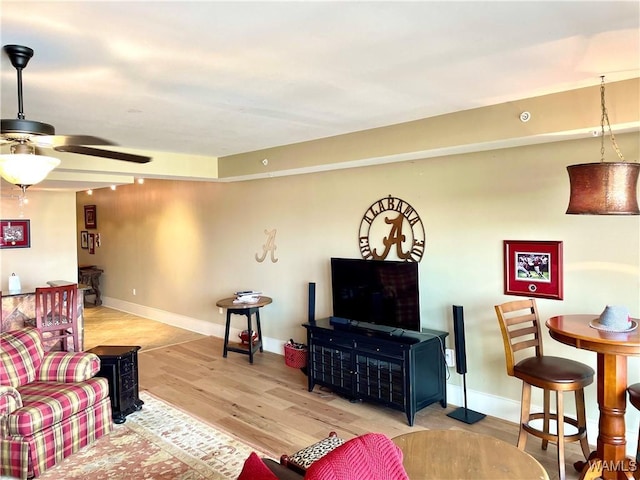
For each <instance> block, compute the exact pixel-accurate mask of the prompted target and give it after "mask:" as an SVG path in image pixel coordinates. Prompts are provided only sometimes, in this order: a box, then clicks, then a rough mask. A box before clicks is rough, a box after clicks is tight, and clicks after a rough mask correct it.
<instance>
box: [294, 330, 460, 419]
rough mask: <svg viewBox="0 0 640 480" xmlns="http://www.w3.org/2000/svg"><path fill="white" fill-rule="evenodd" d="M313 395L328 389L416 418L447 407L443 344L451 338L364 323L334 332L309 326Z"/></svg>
mask: <svg viewBox="0 0 640 480" xmlns="http://www.w3.org/2000/svg"><path fill="white" fill-rule="evenodd" d="M304 327H305V328H306V329H307V343H308V348H309V359H308V378H309V391H312V390H313V388H314V386H315V385H316V384H319V385H324V386H326V387H328V388H330V389H331V390H332V391H334V392H335V393H338V394H341V395H343V396H345V397H347V398H349V399H350V400H364V401H370V402H375V403H380V404H383V405H386V406H388V407H391V408H395V409H398V410H401V411H403V412H405V413H406V415H407V420H408V422H409V425H413V420H414V417H415V413H416V412H417V411H418V410H420V409H422V408H424V407H426V406H427V405H430V404H431V403H434V402H440V404H441V405H442V407H446V406H447V394H446V391H447V390H446V365H445V358H444V340H445V338H446V337H447V335H448V333H447V332H442V331H439V330H423V331H422V332H409V331H405V330H401V329H390V330H388V329H385V328H382V329H380V327H378V326H376V325H372V324H366V323H363V322H360V323H357V326H354V325H352V324H348V325H342V326H337V325H336V326H334V325H331V323H330V319H328V318H325V319H320V320H317V321H316V322H313V323H305V324H304Z"/></svg>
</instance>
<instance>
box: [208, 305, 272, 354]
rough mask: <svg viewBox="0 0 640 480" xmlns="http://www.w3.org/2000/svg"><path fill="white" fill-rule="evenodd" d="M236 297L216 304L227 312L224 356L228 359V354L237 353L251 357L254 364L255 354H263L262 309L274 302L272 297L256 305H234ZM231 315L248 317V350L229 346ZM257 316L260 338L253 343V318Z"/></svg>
mask: <svg viewBox="0 0 640 480" xmlns="http://www.w3.org/2000/svg"><path fill="white" fill-rule="evenodd" d="M234 300H236V297H229V298H223V299H222V300H218V301H217V302H216V306H218V307H221V308H225V309H226V310H227V323H226V326H225V328H224V349H223V351H222V356H223V357H224V358H227V352H236V353H243V354H245V355H249V363H253V354H254V353H255V352H256V351H258V350H260V351H261V352H262V328H261V327H260V309H261V308H262V307H264V306H265V305H269V304H270V303H271V302H272V301H273V300H272V299H271V298H270V297H262V296H261V297H260V299H259V300H258V301H257V302H256V303H234ZM231 315H244V316H246V317H247V331H248V332H249V344H248V346H247V348H242V347H234V346H230V345H229V329H230V328H231ZM253 315H255V316H256V331H257V333H258V338H257V339H256V341H255V343H254V342H253V338H252V337H253V335H252V332H253V328H252V327H251V317H252V316H253Z"/></svg>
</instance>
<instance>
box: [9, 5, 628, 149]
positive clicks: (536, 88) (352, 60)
mask: <svg viewBox="0 0 640 480" xmlns="http://www.w3.org/2000/svg"><path fill="white" fill-rule="evenodd" d="M0 9H1V25H0V26H1V39H2V44H3V45H4V44H20V45H26V46H29V47H31V48H33V49H34V50H35V55H34V57H33V58H32V60H31V62H30V64H29V65H28V67H27V68H26V69H25V71H24V74H23V77H24V78H23V81H24V110H25V113H26V117H27V118H28V119H30V120H38V121H42V122H46V123H51V124H53V125H54V126H55V127H56V133H59V134H88V135H95V136H101V137H103V138H106V139H109V140H112V141H114V142H117V143H118V144H120V145H122V146H124V147H129V148H135V149H149V150H157V151H167V152H181V153H187V154H198V155H211V156H224V155H229V154H233V153H241V152H247V151H252V150H257V149H261V148H265V147H270V146H277V145H284V144H289V143H294V142H300V141H304V140H310V139H316V138H322V137H327V136H332V135H337V134H341V133H347V132H353V131H358V130H363V129H368V128H373V127H378V126H384V125H390V124H394V123H400V122H404V121H409V120H415V119H419V118H425V117H430V116H434V115H439V114H443V113H448V112H453V111H459V110H465V109H469V108H475V107H481V106H486V105H490V104H496V103H501V102H505V101H508V100H515V99H520V98H526V97H531V96H537V95H542V94H547V93H553V92H557V91H563V90H569V89H573V88H578V87H584V86H589V85H595V84H598V83H599V82H600V79H599V77H600V75H606V79H607V81H608V82H610V81H617V80H622V79H627V78H632V77H638V76H640V2H638V1H636V0H634V1H622V2H615V1H602V2H593V1H567V2H557V1H556V2H550V1H531V2H521V1H511V2H489V1H473V2H458V1H445V2H435V1H423V2H395V1H394V2H355V1H354V2H302V1H299V2H255V3H254V2H214V1H199V2H186V1H179V2H165V1H153V2H150V1H149V2H148V1H129V2H116V1H97V2H94V1H67V2H61V1H28V0H26V1H25V0H0ZM1 68H2V70H1V87H2V92H1V101H2V108H1V110H2V111H1V113H2V118H15V115H16V112H17V100H16V97H17V93H16V74H15V70H14V69H13V67H11V65H10V63H9V61H8V59H7V58H6V55H4V53H3V54H2V64H1Z"/></svg>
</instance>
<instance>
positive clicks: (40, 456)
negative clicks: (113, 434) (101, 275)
mask: <svg viewBox="0 0 640 480" xmlns="http://www.w3.org/2000/svg"><path fill="white" fill-rule="evenodd" d="M99 369H100V359H99V358H98V357H97V356H96V355H95V354H92V353H85V352H47V353H44V349H43V347H42V336H41V333H40V331H38V330H37V329H35V328H31V327H27V328H23V329H20V330H14V331H11V332H3V333H0V475H8V476H12V477H18V478H21V479H26V478H32V477H37V476H38V475H40V474H41V473H42V472H44V471H45V470H47V469H48V468H50V467H52V466H54V465H56V464H57V463H59V462H60V461H61V460H62V459H63V458H66V457H68V456H69V455H71V454H72V453H75V452H77V451H78V450H79V449H80V448H82V447H84V446H85V445H88V444H90V443H92V442H93V441H95V440H97V439H98V438H100V437H102V436H103V435H105V434H107V433H109V432H110V431H111V429H112V428H113V423H112V420H111V402H110V400H109V384H108V381H107V379H106V378H101V377H94V375H95V374H96V373H98V370H99Z"/></svg>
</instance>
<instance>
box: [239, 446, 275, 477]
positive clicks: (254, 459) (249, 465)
mask: <svg viewBox="0 0 640 480" xmlns="http://www.w3.org/2000/svg"><path fill="white" fill-rule="evenodd" d="M238 480H278V477H276V476H275V474H274V473H273V472H272V471H271V470H269V467H267V466H266V465H265V464H264V462H263V461H262V459H260V457H259V456H258V455H257V454H256V452H251V455H249V457H248V458H247V459H246V460H245V461H244V465H243V467H242V471H241V472H240V476H239V477H238Z"/></svg>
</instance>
